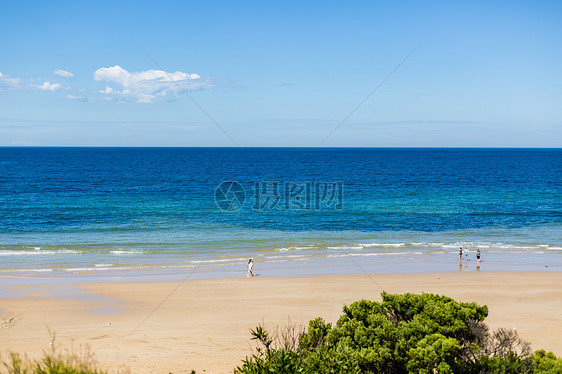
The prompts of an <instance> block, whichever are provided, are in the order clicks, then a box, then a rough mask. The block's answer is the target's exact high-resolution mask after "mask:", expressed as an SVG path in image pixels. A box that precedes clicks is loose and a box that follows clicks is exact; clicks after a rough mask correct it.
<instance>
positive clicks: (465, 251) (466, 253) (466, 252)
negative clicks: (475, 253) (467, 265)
mask: <svg viewBox="0 0 562 374" xmlns="http://www.w3.org/2000/svg"><path fill="white" fill-rule="evenodd" d="M464 260H465V261H468V247H466V248H465V249H464Z"/></svg>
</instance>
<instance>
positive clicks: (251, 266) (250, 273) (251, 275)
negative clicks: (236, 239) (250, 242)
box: [246, 259, 255, 277]
mask: <svg viewBox="0 0 562 374" xmlns="http://www.w3.org/2000/svg"><path fill="white" fill-rule="evenodd" d="M253 268H254V261H253V260H252V259H250V260H249V261H248V273H247V274H246V276H247V277H254V276H255V274H254V270H252V269H253Z"/></svg>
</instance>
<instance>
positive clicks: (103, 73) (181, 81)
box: [94, 65, 212, 103]
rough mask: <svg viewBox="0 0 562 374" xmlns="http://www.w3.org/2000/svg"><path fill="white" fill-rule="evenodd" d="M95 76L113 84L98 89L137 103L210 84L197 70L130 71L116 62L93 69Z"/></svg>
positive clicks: (207, 86)
mask: <svg viewBox="0 0 562 374" xmlns="http://www.w3.org/2000/svg"><path fill="white" fill-rule="evenodd" d="M94 80H96V81H103V82H108V83H109V84H113V85H114V86H115V87H110V86H106V88H105V89H104V90H100V93H103V94H106V95H115V96H117V97H119V98H120V99H122V100H132V101H136V102H138V103H150V102H152V101H153V100H154V99H155V98H156V97H160V96H175V95H177V94H179V93H180V92H181V90H182V89H184V90H197V89H205V88H210V87H212V84H211V82H209V81H208V80H205V79H202V78H201V77H200V76H199V75H197V74H188V73H184V72H181V71H176V72H175V73H168V72H165V71H163V70H145V71H140V72H132V73H131V72H129V71H127V70H125V69H123V68H122V67H121V66H119V65H115V66H112V67H108V68H100V69H98V70H96V71H95V72H94ZM178 86H179V87H178ZM180 87H181V88H180Z"/></svg>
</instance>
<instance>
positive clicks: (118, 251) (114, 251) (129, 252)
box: [109, 249, 146, 255]
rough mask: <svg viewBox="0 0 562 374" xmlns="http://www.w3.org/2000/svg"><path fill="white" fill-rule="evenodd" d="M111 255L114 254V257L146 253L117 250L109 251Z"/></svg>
mask: <svg viewBox="0 0 562 374" xmlns="http://www.w3.org/2000/svg"><path fill="white" fill-rule="evenodd" d="M109 253H111V254H114V255H140V254H143V253H146V252H145V251H141V250H139V249H133V250H124V249H116V250H113V251H109Z"/></svg>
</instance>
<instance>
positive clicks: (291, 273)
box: [0, 252, 562, 297]
mask: <svg viewBox="0 0 562 374" xmlns="http://www.w3.org/2000/svg"><path fill="white" fill-rule="evenodd" d="M248 256H252V254H248ZM248 258H249V257H248ZM253 259H254V262H255V263H256V266H255V268H254V270H255V271H256V274H257V275H259V276H268V277H303V276H309V275H333V274H338V275H343V274H364V273H373V274H397V273H402V274H418V273H425V274H430V273H459V272H498V271H500V272H503V271H508V272H529V271H530V272H536V271H538V272H542V271H545V272H551V271H562V252H561V253H504V252H500V253H488V252H483V260H482V261H480V262H479V261H477V260H476V258H469V259H468V260H466V259H465V258H464V257H463V259H462V261H459V260H458V255H457V254H456V253H454V252H449V253H399V254H389V253H353V254H352V253H345V252H341V253H339V254H337V255H332V256H323V255H317V256H316V257H309V258H293V257H291V255H290V254H289V255H280V256H278V257H277V258H263V257H260V255H257V256H253ZM246 264H247V259H246V258H240V256H239V257H238V258H235V259H226V260H224V261H219V262H217V261H206V260H203V261H200V262H198V263H190V262H185V261H181V260H178V261H177V262H175V263H170V262H168V263H165V264H154V263H153V264H150V263H145V264H137V265H130V266H127V265H119V264H116V265H115V266H113V265H107V266H104V267H102V266H99V265H98V264H95V265H91V266H84V267H80V268H74V267H64V266H59V267H55V268H51V269H7V268H3V269H2V268H0V286H1V285H2V284H8V285H9V284H14V283H18V282H21V283H25V284H35V283H38V282H43V283H47V284H56V283H61V284H68V283H91V282H108V281H109V282H111V281H119V282H120V281H132V282H144V281H163V280H164V281H181V280H184V279H193V280H197V279H210V278H237V277H240V276H244V275H245V274H246ZM0 297H2V290H1V288H0Z"/></svg>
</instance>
